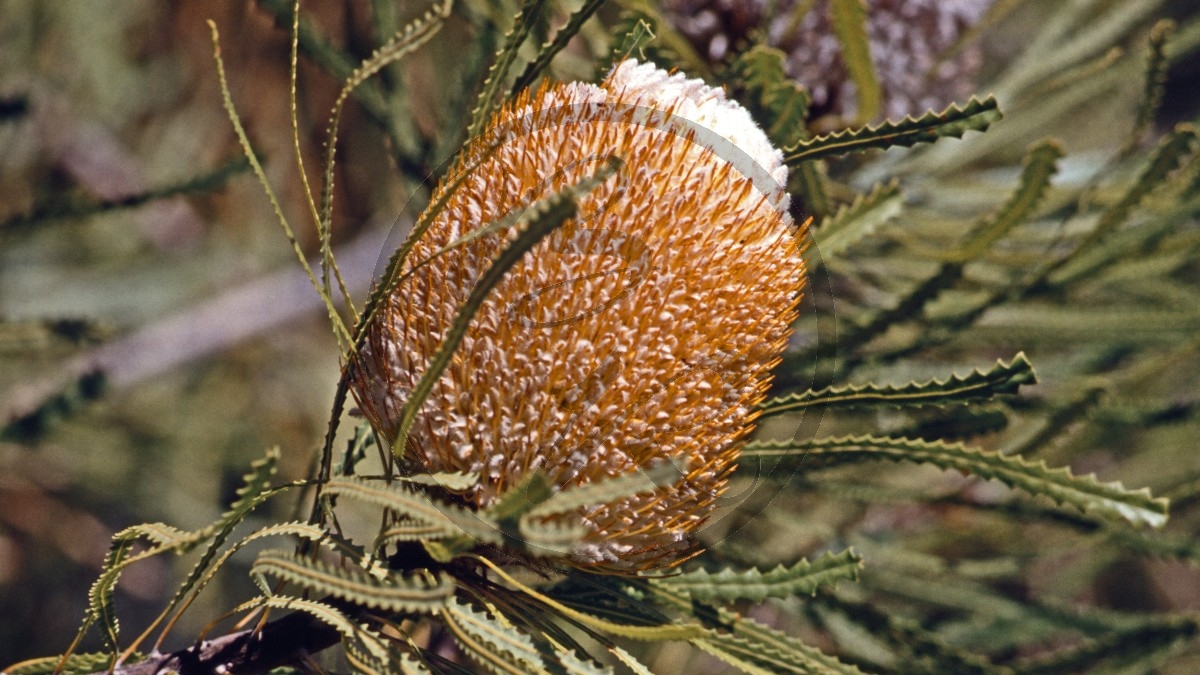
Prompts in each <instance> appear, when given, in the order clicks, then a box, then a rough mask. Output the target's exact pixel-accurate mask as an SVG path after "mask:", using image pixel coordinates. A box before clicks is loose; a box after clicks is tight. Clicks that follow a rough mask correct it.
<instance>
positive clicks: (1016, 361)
mask: <svg viewBox="0 0 1200 675" xmlns="http://www.w3.org/2000/svg"><path fill="white" fill-rule="evenodd" d="M1035 383H1037V375H1036V374H1035V373H1034V371H1033V364H1031V363H1029V359H1027V358H1025V352H1020V353H1018V354H1017V355H1016V356H1014V357H1013V359H1012V361H1011V362H1009V363H1005V362H1003V361H997V362H996V365H994V366H992V367H991V368H988V369H987V370H978V369H976V370H974V371H972V372H971V374H970V375H967V376H965V377H963V376H960V375H951V376H950V377H948V378H946V379H944V380H937V379H934V380H929V381H927V382H910V383H908V384H906V385H901V386H896V385H890V384H889V385H883V386H880V385H877V384H872V383H868V384H861V385H849V386H845V387H826V388H825V389H820V390H815V391H814V390H812V389H808V390H806V391H802V392H798V393H795V394H788V395H787V396H779V397H776V398H773V399H770V400H768V401H765V402H763V404H762V405H761V406H760V407H759V409H760V410H761V411H762V414H763V416H764V417H766V416H770V415H779V414H783V413H786V412H793V411H796V410H803V409H805V408H809V407H812V406H826V407H832V406H842V407H856V406H866V405H888V406H925V405H947V404H954V403H966V402H968V401H979V400H987V399H990V398H992V397H994V396H999V395H1003V394H1015V393H1017V390H1018V389H1019V388H1020V387H1021V386H1022V385H1028V384H1035Z"/></svg>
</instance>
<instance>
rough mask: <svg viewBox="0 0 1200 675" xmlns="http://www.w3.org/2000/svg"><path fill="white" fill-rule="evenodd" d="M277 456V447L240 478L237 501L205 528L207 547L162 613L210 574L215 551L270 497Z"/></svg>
mask: <svg viewBox="0 0 1200 675" xmlns="http://www.w3.org/2000/svg"><path fill="white" fill-rule="evenodd" d="M279 457H280V452H279V448H278V447H274V448H271V449H270V450H268V451H267V454H266V456H264V457H263V458H262V459H260V460H257V461H255V462H253V463H252V464H251V465H250V472H249V473H247V474H246V475H245V476H243V477H242V481H243V484H242V487H241V488H239V489H238V491H237V499H236V500H234V502H233V504H232V505H231V506H230V507H229V510H227V511H226V512H225V513H224V514H222V515H221V518H220V519H219V520H217V522H215V523H213V524H212V525H209V526H208V527H207V528H205V530H204V532H205V534H206V538H207V539H208V540H209V544H208V547H207V548H205V550H204V553H203V554H202V555H201V556H200V560H199V561H197V562H196V564H195V565H194V566H193V567H192V571H191V573H189V574H188V577H187V579H185V580H184V582H183V584H181V585H180V587H179V590H177V591H176V592H175V596H174V597H173V598H171V601H170V602H169V603H167V609H166V610H165V612H169V611H171V610H172V609H174V608H175V607H176V606H178V604H179V602H180V601H181V600H183V598H184V596H186V595H187V594H188V593H189V592H190V591H191V590H192V588H193V587H194V586H195V585H196V583H197V582H198V581H200V580H201V579H203V578H204V577H205V576H208V575H209V574H210V571H211V570H210V566H211V564H212V563H213V561H214V560H216V559H217V551H218V550H219V549H220V548H221V546H222V545H224V544H225V540H226V539H228V538H229V535H230V534H231V533H232V532H233V529H234V528H235V527H237V526H238V525H240V524H241V523H242V521H244V520H245V519H246V517H247V516H249V515H250V513H251V512H253V511H254V509H256V508H258V507H259V506H260V505H261V504H262V503H263V502H265V501H266V500H267V499H268V498H269V497H270V496H271V495H272V494H273V493H272V492H271V491H270V488H271V483H270V481H271V477H272V476H274V475H275V471H276V469H277V468H278V465H279Z"/></svg>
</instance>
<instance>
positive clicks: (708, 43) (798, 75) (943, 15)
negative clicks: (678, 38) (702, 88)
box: [664, 0, 995, 119]
mask: <svg viewBox="0 0 1200 675" xmlns="http://www.w3.org/2000/svg"><path fill="white" fill-rule="evenodd" d="M994 1H995V0H866V6H867V12H868V14H867V35H868V38H869V40H870V46H871V60H872V61H873V62H874V64H875V69H876V71H877V73H878V78H879V84H880V86H881V88H882V90H883V97H884V110H883V112H884V113H886V115H887V116H888V117H889V118H893V119H899V118H901V117H903V116H904V115H908V114H919V113H921V112H924V111H926V110H941V109H942V108H944V107H946V105H947V104H949V103H952V102H954V101H960V100H963V99H965V98H966V97H967V96H969V95H970V94H971V93H972V91H973V80H974V77H975V74H976V72H977V71H978V70H979V66H980V63H981V60H982V56H981V54H980V50H979V48H978V46H977V45H974V44H970V45H967V46H965V47H964V48H962V49H960V50H958V51H956V52H953V53H951V52H950V50H951V49H952V48H955V47H956V46H957V43H958V41H959V40H960V38H962V37H963V35H964V34H965V33H966V31H967V30H968V29H970V28H971V27H972V26H974V25H975V24H976V23H978V22H979V21H980V20H981V19H982V18H983V16H984V14H985V13H986V12H987V11H988V9H989V8H990V7H991V6H992V4H993V3H994ZM664 6H665V8H666V12H667V16H668V18H670V20H671V21H672V23H673V24H674V25H675V26H676V27H677V28H678V29H679V31H680V32H681V33H683V34H684V35H685V36H687V37H688V38H689V39H690V40H691V41H692V43H693V44H694V45H695V46H696V48H697V50H698V51H699V52H700V53H701V55H703V56H705V57H706V58H709V59H711V60H713V61H720V60H721V59H723V58H724V57H725V56H726V55H727V54H728V53H729V52H730V50H731V49H733V48H735V47H736V46H737V43H738V42H739V41H741V40H745V39H747V38H749V37H750V35H751V33H752V32H753V31H755V30H761V31H762V32H763V33H764V35H765V38H766V42H767V43H768V44H769V45H771V46H773V47H778V48H779V49H781V50H783V51H784V52H785V53H786V54H787V63H786V66H787V72H788V74H789V75H791V76H792V77H793V78H795V79H796V80H797V81H798V82H800V84H803V85H804V86H805V87H806V88H807V89H808V90H809V92H810V94H811V95H812V114H813V116H814V117H819V116H821V115H825V114H835V115H843V116H845V115H852V114H853V113H854V112H855V107H856V95H855V86H854V82H852V81H851V80H850V77H849V74H848V73H847V72H846V67H845V65H844V64H843V62H842V58H841V45H840V44H839V43H838V40H837V37H836V36H835V35H834V31H833V26H832V22H831V19H830V8H829V0H816V2H815V3H814V2H809V1H808V0H782V1H781V2H771V3H768V2H763V0H752V1H750V2H745V1H743V0H667V1H666V2H664ZM798 12H802V13H799V14H798ZM943 57H946V58H943Z"/></svg>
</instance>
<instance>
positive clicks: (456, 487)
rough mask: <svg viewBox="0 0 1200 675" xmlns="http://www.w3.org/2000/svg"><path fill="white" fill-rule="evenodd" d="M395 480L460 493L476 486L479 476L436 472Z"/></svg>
mask: <svg viewBox="0 0 1200 675" xmlns="http://www.w3.org/2000/svg"><path fill="white" fill-rule="evenodd" d="M396 480H402V481H404V482H405V483H413V484H414V485H430V486H433V487H440V488H442V489H443V490H449V491H450V492H461V491H463V490H469V489H471V488H472V487H474V486H475V485H478V484H479V474H478V473H474V472H470V473H462V472H459V471H437V472H434V473H418V474H413V475H412V476H396Z"/></svg>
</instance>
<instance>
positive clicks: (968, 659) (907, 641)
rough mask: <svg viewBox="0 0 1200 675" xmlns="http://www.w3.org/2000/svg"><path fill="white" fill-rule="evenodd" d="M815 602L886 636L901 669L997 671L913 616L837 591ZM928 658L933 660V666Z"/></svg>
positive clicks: (988, 663)
mask: <svg viewBox="0 0 1200 675" xmlns="http://www.w3.org/2000/svg"><path fill="white" fill-rule="evenodd" d="M813 602H815V603H819V605H820V606H821V607H822V609H828V610H830V611H833V612H837V613H838V614H840V615H842V616H844V617H846V618H847V619H849V620H850V621H851V622H853V623H855V624H857V625H859V626H861V627H863V628H864V629H865V630H866V631H867V632H868V633H870V634H871V635H874V636H878V637H881V638H883V639H885V640H887V642H888V643H889V645H890V646H891V647H892V648H894V650H895V651H896V652H897V653H898V654H899V655H900V656H901V663H900V664H899V665H900V668H899V670H901V671H904V672H907V671H909V670H914V669H917V668H918V664H921V665H922V666H923V668H920V669H921V670H932V672H947V673H981V674H984V673H993V672H995V671H996V668H995V666H993V664H992V663H991V661H989V660H988V659H987V658H985V657H983V656H981V655H979V654H973V653H971V652H968V651H965V650H963V649H960V648H958V647H955V646H953V645H950V644H948V643H947V642H946V641H945V640H943V639H942V637H941V636H940V635H938V634H937V633H935V632H932V631H929V630H927V629H925V628H924V627H923V626H921V624H920V623H919V622H917V621H914V620H913V619H909V618H907V617H903V616H900V615H897V614H895V613H891V612H884V611H882V610H881V609H879V608H877V607H876V606H874V605H872V604H870V603H866V602H857V601H851V600H846V599H844V598H841V597H838V596H837V595H836V594H822V595H820V596H818V597H817V598H816V599H815V600H814V601H813ZM913 657H919V658H913ZM905 658H907V659H911V660H913V661H915V663H913V664H912V666H911V667H910V668H907V669H906V668H905V667H904V666H905V665H908V664H905V663H904V660H905ZM929 661H933V662H934V667H933V668H932V669H931V668H930V664H929ZM1001 672H1004V671H1001Z"/></svg>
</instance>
